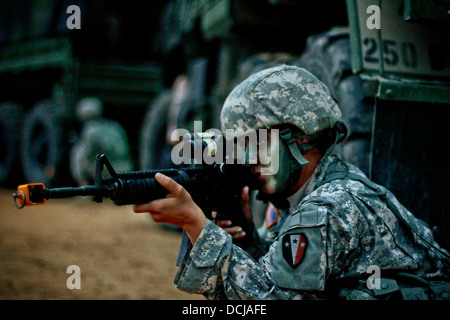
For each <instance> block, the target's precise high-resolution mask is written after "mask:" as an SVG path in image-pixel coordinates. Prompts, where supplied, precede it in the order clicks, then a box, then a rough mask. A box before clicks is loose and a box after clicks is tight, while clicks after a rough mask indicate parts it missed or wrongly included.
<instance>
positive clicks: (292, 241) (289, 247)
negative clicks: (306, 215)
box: [282, 233, 308, 268]
mask: <svg viewBox="0 0 450 320" xmlns="http://www.w3.org/2000/svg"><path fill="white" fill-rule="evenodd" d="M282 246H283V249H282V250H283V257H284V259H286V262H287V263H288V264H289V265H290V266H291V267H292V268H295V267H297V266H298V265H299V264H300V263H301V262H302V260H303V257H304V255H305V252H306V248H307V247H308V239H307V238H306V236H305V234H304V233H290V234H286V235H285V236H284V237H283V239H282Z"/></svg>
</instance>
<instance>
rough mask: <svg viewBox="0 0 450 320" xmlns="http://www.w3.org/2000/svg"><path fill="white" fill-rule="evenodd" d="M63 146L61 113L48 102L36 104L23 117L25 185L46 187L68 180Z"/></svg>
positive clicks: (67, 148)
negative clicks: (64, 178)
mask: <svg viewBox="0 0 450 320" xmlns="http://www.w3.org/2000/svg"><path fill="white" fill-rule="evenodd" d="M66 142H67V141H65V130H64V120H63V117H62V115H61V113H59V112H57V111H56V108H55V106H54V105H53V103H52V102H51V101H50V100H44V101H42V102H39V103H37V104H36V105H35V106H34V107H33V109H31V111H30V112H29V113H28V115H27V116H26V118H25V123H24V128H23V132H22V144H21V157H22V169H23V173H24V176H25V180H26V181H27V183H36V182H41V183H44V184H45V186H47V187H49V186H55V185H58V184H59V183H60V182H61V178H62V177H68V176H70V175H69V174H68V170H67V168H68V165H67V161H65V160H66V159H67V154H68V150H69V146H68V143H66ZM66 183H69V182H67V179H66Z"/></svg>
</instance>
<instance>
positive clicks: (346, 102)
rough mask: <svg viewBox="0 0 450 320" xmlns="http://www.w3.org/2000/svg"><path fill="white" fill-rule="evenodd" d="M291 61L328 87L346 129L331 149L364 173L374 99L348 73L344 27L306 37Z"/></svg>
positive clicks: (347, 43) (367, 160)
mask: <svg viewBox="0 0 450 320" xmlns="http://www.w3.org/2000/svg"><path fill="white" fill-rule="evenodd" d="M295 64H296V65H297V66H299V67H302V68H305V69H306V70H308V71H310V72H311V73H312V74H314V75H315V76H316V77H317V78H318V79H319V80H321V81H322V82H324V83H325V85H327V86H328V88H329V89H330V90H331V92H332V94H333V95H334V97H335V98H336V100H337V101H338V103H339V106H340V108H341V111H342V116H343V120H344V123H345V124H346V126H347V129H348V135H347V138H346V140H345V141H344V142H343V143H341V144H339V145H338V146H337V147H336V149H335V151H336V153H337V154H339V155H340V156H341V157H342V158H343V160H345V161H347V162H350V163H352V164H354V165H356V166H358V167H359V168H360V169H361V170H362V171H363V172H364V173H366V174H368V173H369V162H370V144H371V135H372V123H373V112H374V104H375V100H374V98H373V97H370V96H369V95H368V94H367V89H366V86H365V83H364V82H363V80H362V79H361V78H360V77H359V76H358V75H356V74H354V73H353V72H352V68H351V55H350V39H349V32H348V29H347V28H338V27H335V28H333V29H331V30H329V31H327V32H325V33H322V34H318V35H313V36H310V37H309V38H308V40H307V43H306V49H305V52H304V53H303V54H302V55H301V57H300V58H299V59H298V60H297V62H295Z"/></svg>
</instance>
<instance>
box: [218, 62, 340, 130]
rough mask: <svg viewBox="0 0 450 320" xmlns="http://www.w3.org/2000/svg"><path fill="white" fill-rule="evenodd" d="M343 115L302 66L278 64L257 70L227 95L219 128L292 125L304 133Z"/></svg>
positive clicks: (318, 82)
mask: <svg viewBox="0 0 450 320" xmlns="http://www.w3.org/2000/svg"><path fill="white" fill-rule="evenodd" d="M341 118H342V115H341V111H340V109H339V107H338V105H337V103H336V102H335V100H334V99H333V97H332V95H331V93H330V91H329V89H328V88H327V87H326V86H325V85H324V84H323V83H322V82H321V81H319V80H318V79H317V78H316V77H315V76H314V75H312V74H311V73H310V72H308V71H306V70H305V69H302V68H299V67H296V66H288V65H281V66H277V67H273V68H268V69H265V70H262V71H260V72H257V73H255V74H253V75H251V76H250V77H248V78H247V79H246V80H244V81H243V82H242V83H241V84H239V85H238V86H237V87H235V88H234V90H233V91H232V92H231V93H230V94H229V96H228V97H227V99H226V101H225V103H224V106H223V108H222V112H221V124H222V131H225V129H235V130H237V131H240V132H242V133H246V132H247V131H248V130H251V129H253V130H258V129H269V128H273V127H274V126H277V125H281V124H286V123H287V124H292V125H294V126H296V127H298V128H299V129H301V130H302V131H303V132H304V133H305V134H306V135H310V134H314V133H316V132H319V131H321V130H323V129H327V128H332V127H333V126H334V125H335V123H336V122H337V121H340V120H341Z"/></svg>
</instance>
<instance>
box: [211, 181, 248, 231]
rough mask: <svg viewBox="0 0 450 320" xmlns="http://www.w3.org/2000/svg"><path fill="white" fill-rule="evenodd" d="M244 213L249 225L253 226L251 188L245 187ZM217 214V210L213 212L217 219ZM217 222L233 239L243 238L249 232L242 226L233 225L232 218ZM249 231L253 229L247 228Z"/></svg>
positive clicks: (243, 194)
mask: <svg viewBox="0 0 450 320" xmlns="http://www.w3.org/2000/svg"><path fill="white" fill-rule="evenodd" d="M241 208H242V213H243V214H244V216H245V218H246V219H247V221H248V225H249V226H251V228H253V214H252V208H251V206H250V195H249V188H248V187H245V188H243V189H242V202H241ZM216 216H217V212H213V213H212V217H213V218H214V219H215V218H216ZM215 222H216V224H217V225H218V226H219V227H221V228H222V229H223V230H225V231H226V232H228V234H230V235H231V237H232V238H233V239H241V238H243V237H245V235H246V234H247V233H246V232H245V231H244V230H243V229H242V226H232V225H233V221H231V220H215ZM247 232H249V233H251V232H253V230H247Z"/></svg>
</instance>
